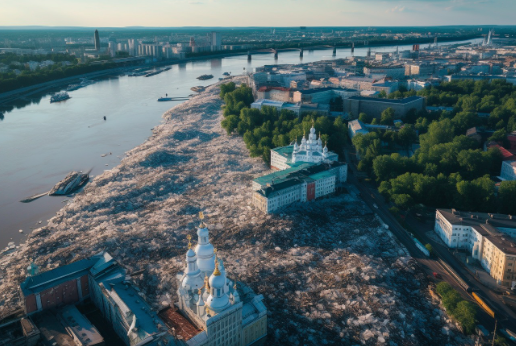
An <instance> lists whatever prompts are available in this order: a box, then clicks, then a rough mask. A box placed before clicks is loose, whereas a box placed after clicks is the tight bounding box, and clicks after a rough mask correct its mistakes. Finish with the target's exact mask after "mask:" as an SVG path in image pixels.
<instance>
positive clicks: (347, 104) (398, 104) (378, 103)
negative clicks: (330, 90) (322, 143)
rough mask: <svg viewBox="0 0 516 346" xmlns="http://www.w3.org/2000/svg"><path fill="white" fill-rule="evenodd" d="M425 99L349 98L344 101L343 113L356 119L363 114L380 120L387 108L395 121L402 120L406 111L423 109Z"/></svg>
mask: <svg viewBox="0 0 516 346" xmlns="http://www.w3.org/2000/svg"><path fill="white" fill-rule="evenodd" d="M424 105H425V99H424V98H423V97H419V96H411V97H406V98H404V99H397V100H395V99H382V98H375V97H363V96H351V97H349V98H347V99H344V112H348V113H350V114H352V115H353V116H355V117H357V116H358V115H359V114H360V113H365V114H367V115H369V116H370V117H374V118H377V119H380V118H381V115H382V112H383V111H384V110H386V109H387V108H392V109H394V117H395V118H396V119H400V118H403V117H404V116H405V115H406V114H407V113H408V111H410V110H411V109H415V110H416V111H420V110H422V109H424Z"/></svg>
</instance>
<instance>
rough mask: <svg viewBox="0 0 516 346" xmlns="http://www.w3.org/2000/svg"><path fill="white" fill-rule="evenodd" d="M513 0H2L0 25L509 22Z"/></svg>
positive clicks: (464, 23) (502, 23)
mask: <svg viewBox="0 0 516 346" xmlns="http://www.w3.org/2000/svg"><path fill="white" fill-rule="evenodd" d="M515 12H516V1H513V0H363V1H359V0H318V1H314V0H279V1H277V0H276V1H275V0H261V1H243V0H168V1H163V0H148V1H140V0H129V1H127V0H107V1H101V0H74V1H68V0H50V1H44V2H42V1H39V0H20V1H13V0H7V1H3V2H2V11H1V12H0V23H1V25H2V26H20V25H45V26H88V27H94V26H97V27H125V26H149V27H180V26H223V27H228V26H273V27H282V26H299V25H306V26H391V25H404V26H410V25H482V24H486V25H489V24H491V25H510V24H514V13H515Z"/></svg>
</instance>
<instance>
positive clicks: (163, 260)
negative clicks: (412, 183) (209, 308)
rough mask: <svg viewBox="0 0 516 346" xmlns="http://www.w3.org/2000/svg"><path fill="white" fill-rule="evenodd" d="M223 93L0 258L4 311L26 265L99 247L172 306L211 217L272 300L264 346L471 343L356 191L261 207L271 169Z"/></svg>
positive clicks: (230, 252) (194, 106) (237, 265)
mask: <svg viewBox="0 0 516 346" xmlns="http://www.w3.org/2000/svg"><path fill="white" fill-rule="evenodd" d="M237 80H238V78H237ZM240 81H243V78H240ZM218 85H219V83H217V84H215V85H212V86H210V87H208V88H207V90H206V91H205V92H203V93H201V94H200V95H197V96H195V97H193V98H192V99H191V100H189V101H187V102H185V103H182V104H180V105H178V106H176V107H174V108H172V109H171V110H170V111H168V112H166V113H165V114H164V116H163V117H164V121H163V123H162V124H161V125H159V126H156V127H155V128H154V129H153V133H152V136H151V137H150V138H149V139H148V140H147V141H145V142H144V143H143V144H141V145H139V146H138V147H136V148H134V149H132V150H130V151H129V152H127V153H126V157H125V158H124V159H123V160H122V161H121V163H120V165H118V166H116V167H114V168H112V169H111V170H108V171H105V172H104V173H102V174H100V175H98V176H97V177H95V178H94V179H93V181H92V182H91V183H90V184H89V185H88V186H86V188H85V189H84V191H83V192H81V193H80V194H78V195H77V196H76V197H75V198H74V199H73V201H71V202H70V203H69V204H67V205H66V206H65V207H64V208H63V209H61V210H60V211H59V212H58V213H57V215H56V216H55V217H53V218H51V219H50V221H49V223H48V225H47V226H45V227H42V228H40V229H38V230H36V231H35V232H33V233H32V234H31V235H30V236H29V237H28V240H27V241H26V242H25V243H24V244H22V245H21V248H20V250H19V251H18V252H16V253H14V254H11V255H8V256H6V257H3V258H0V292H2V296H0V315H1V314H2V313H6V312H8V311H11V310H12V309H15V308H17V307H19V306H20V305H21V301H20V296H19V291H18V285H19V283H20V282H21V281H22V280H23V279H24V278H25V273H26V272H25V268H26V267H27V266H28V264H29V262H30V260H33V261H34V262H35V263H36V264H37V265H38V266H39V267H40V268H41V270H48V269H52V268H55V267H57V266H59V265H64V264H67V263H70V262H72V261H75V260H79V259H81V258H84V257H87V256H91V255H92V254H94V253H97V252H99V251H103V250H104V251H108V252H109V253H110V254H111V255H113V257H114V258H115V259H116V260H117V261H118V262H119V263H121V264H122V265H123V266H124V267H126V268H127V269H128V270H129V271H130V272H133V273H134V272H136V271H139V270H143V272H142V274H139V275H137V276H136V277H135V278H134V279H135V282H136V284H137V285H138V286H139V287H140V288H141V290H142V292H143V293H144V294H145V295H146V297H147V299H148V300H149V301H150V303H151V304H152V306H153V307H154V308H158V307H159V306H161V304H162V302H168V303H170V302H171V300H172V302H173V301H175V299H176V293H175V292H176V279H175V278H176V273H178V272H179V271H182V270H183V269H184V268H183V264H184V256H185V253H186V250H187V247H186V244H187V240H186V235H187V234H190V235H192V236H193V237H194V239H195V238H196V235H195V231H194V227H195V226H196V225H197V224H198V223H199V219H198V217H197V214H198V212H199V211H204V213H205V215H206V219H205V222H206V223H207V224H208V227H209V229H210V239H211V240H212V242H213V244H214V246H215V247H217V249H218V254H219V256H220V257H221V258H222V259H223V260H224V265H225V269H226V272H227V273H228V275H229V276H230V277H233V278H236V279H238V280H240V281H243V282H245V283H246V284H248V285H250V286H251V287H252V288H253V289H254V290H255V291H256V292H257V293H260V294H263V295H264V297H265V303H266V305H267V307H268V309H269V315H268V324H269V325H268V327H269V337H268V344H277V345H280V344H285V343H289V344H292V345H299V344H307V343H311V344H317V345H320V344H326V343H328V344H353V343H360V342H361V340H369V342H370V343H375V342H377V343H383V342H389V341H392V342H396V343H398V344H406V343H407V341H406V339H407V338H409V339H410V344H418V345H434V344H445V343H447V344H452V345H453V344H455V345H459V344H464V343H465V341H464V340H463V339H462V338H461V337H460V335H459V334H456V333H455V332H451V335H452V336H451V337H450V336H449V334H450V328H451V329H453V327H452V326H451V325H450V324H449V323H448V321H447V320H446V318H445V316H444V314H443V313H442V311H441V310H439V309H438V306H437V305H435V303H432V302H431V301H430V300H429V296H428V291H427V284H428V283H427V282H426V278H425V276H424V275H423V274H422V273H420V272H419V271H418V269H417V268H416V267H415V265H414V262H413V260H412V259H411V258H409V257H406V256H405V252H404V250H403V248H402V247H401V246H400V245H399V244H398V243H397V241H396V239H395V238H394V237H393V236H392V234H390V232H388V231H386V230H384V229H383V227H382V226H381V224H380V223H379V222H378V221H377V220H376V219H375V218H374V217H372V215H373V213H372V211H371V210H370V209H368V208H367V206H365V204H364V203H363V202H362V201H361V200H360V199H359V198H358V197H357V196H356V195H355V194H354V193H349V194H343V195H340V196H336V197H333V198H327V199H323V200H321V201H318V202H317V203H309V204H302V205H298V206H293V207H292V208H290V209H287V210H285V211H284V214H281V215H264V214H262V213H261V212H259V211H258V210H256V209H255V208H254V207H252V205H251V181H252V178H253V177H256V176H259V175H262V174H264V173H266V172H267V167H266V166H265V165H264V163H263V162H261V160H259V159H251V158H249V155H248V152H247V149H246V148H245V145H244V143H243V141H242V139H241V138H240V137H238V136H227V135H226V133H225V131H224V130H223V129H222V128H221V126H220V121H221V119H222V114H221V106H222V101H221V100H220V99H219V96H218V94H219V87H218ZM350 191H352V189H351V188H350ZM443 328H444V329H443ZM443 330H445V331H446V332H443Z"/></svg>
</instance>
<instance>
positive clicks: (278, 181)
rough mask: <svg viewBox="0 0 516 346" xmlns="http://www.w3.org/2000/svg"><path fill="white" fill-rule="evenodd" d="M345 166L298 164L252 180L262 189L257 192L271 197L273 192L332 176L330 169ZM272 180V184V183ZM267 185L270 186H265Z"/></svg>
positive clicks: (335, 164)
mask: <svg viewBox="0 0 516 346" xmlns="http://www.w3.org/2000/svg"><path fill="white" fill-rule="evenodd" d="M342 165H345V163H341V162H337V161H333V162H329V163H308V162H300V163H298V164H296V165H295V166H294V167H291V168H289V169H285V170H283V171H278V172H274V173H271V174H267V175H265V176H263V177H259V178H256V179H254V181H255V182H257V183H258V184H260V186H261V187H262V188H261V189H260V190H258V191H257V192H258V193H260V194H262V195H263V196H265V197H269V196H271V195H272V194H273V193H274V192H278V191H281V190H282V189H285V188H288V187H290V186H293V185H297V184H300V183H302V182H307V183H309V182H313V181H316V180H319V179H323V178H327V177H331V176H334V175H335V173H332V172H330V170H331V169H333V168H336V167H340V166H342ZM273 180H274V183H273ZM267 184H270V185H269V186H267Z"/></svg>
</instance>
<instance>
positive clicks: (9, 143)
mask: <svg viewBox="0 0 516 346" xmlns="http://www.w3.org/2000/svg"><path fill="white" fill-rule="evenodd" d="M478 41H479V39H476V40H469V41H466V42H449V43H448V44H454V43H468V42H478ZM410 48H411V46H410V45H407V46H399V49H400V50H402V49H410ZM395 49H396V46H385V47H378V48H377V49H375V50H376V51H384V52H385V51H393V50H395ZM367 50H368V47H365V48H356V49H355V55H356V56H365V55H366V54H367ZM350 54H351V53H350V50H349V48H345V49H337V55H336V57H333V56H332V50H331V49H326V50H313V51H305V54H304V57H303V58H300V57H299V52H297V51H286V52H281V53H280V54H279V57H278V59H277V60H275V59H274V57H273V55H272V54H258V55H256V56H253V59H252V60H251V61H247V56H246V55H241V54H240V53H237V55H234V56H229V57H224V58H221V57H217V58H210V59H207V58H205V57H203V58H196V59H195V60H191V61H188V62H182V63H177V64H174V65H171V69H170V70H169V71H166V72H163V73H161V74H158V75H156V76H153V77H148V78H146V77H128V76H126V75H119V76H109V77H104V78H103V79H101V80H99V81H98V82H96V83H95V84H92V85H90V86H87V87H86V88H82V89H79V90H76V91H72V92H70V96H71V99H69V100H67V101H65V102H61V103H53V104H50V102H49V101H50V100H49V99H50V95H44V93H43V94H41V95H34V97H35V99H34V103H31V104H29V105H26V106H20V108H15V109H12V110H10V111H8V112H6V113H5V114H4V120H3V121H0V249H1V248H3V247H5V246H6V245H7V243H8V242H9V241H14V242H16V243H19V242H20V241H23V239H24V238H25V236H26V235H27V234H28V233H30V232H31V230H32V229H34V228H37V227H41V226H42V225H44V224H45V222H46V220H47V219H49V218H50V217H51V216H52V215H54V214H55V213H56V211H58V210H59V209H60V208H61V207H62V206H63V205H64V204H65V203H67V202H68V200H69V199H70V198H68V197H66V196H63V197H49V196H45V197H43V198H40V199H38V200H36V201H34V202H32V203H28V204H23V203H20V202H19V201H20V200H21V199H23V198H26V197H28V196H31V195H33V194H36V193H41V192H45V191H48V190H50V188H51V187H52V186H53V185H54V184H55V183H56V182H58V181H59V180H61V179H62V178H64V177H65V176H66V174H67V173H68V172H70V171H72V170H82V171H86V170H89V169H90V168H92V169H93V170H92V174H93V175H98V174H100V173H102V172H103V171H104V170H108V169H111V168H113V167H114V166H116V165H118V163H119V162H120V159H121V158H122V157H123V156H124V153H125V152H127V151H128V150H130V149H132V148H134V147H136V146H137V145H139V144H140V143H142V142H143V141H144V140H145V139H146V138H148V137H149V136H150V135H151V129H152V128H153V127H154V126H156V125H158V124H159V123H160V122H161V120H162V114H163V113H165V112H166V111H167V110H169V109H170V108H171V107H173V106H175V105H177V104H179V103H181V102H182V101H174V102H157V99H158V98H159V97H160V96H164V95H165V94H168V96H169V97H180V96H188V95H190V94H192V91H191V90H190V88H191V87H193V86H197V85H204V86H206V85H209V84H212V83H213V82H214V81H216V80H218V78H219V77H222V76H223V75H222V74H223V73H224V72H231V73H232V74H233V75H237V74H241V73H242V72H244V71H245V72H247V71H253V70H254V68H256V67H259V66H263V65H272V64H295V63H307V62H313V61H319V60H330V59H339V58H345V57H346V56H348V55H350ZM244 69H245V70H244ZM202 74H213V75H214V77H215V78H214V79H212V80H206V81H199V80H197V79H196V77H198V76H200V75H202ZM0 112H1V110H0ZM104 116H106V117H107V120H106V121H104V120H103V117H104ZM39 221H41V224H40V223H39ZM19 230H23V233H19Z"/></svg>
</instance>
